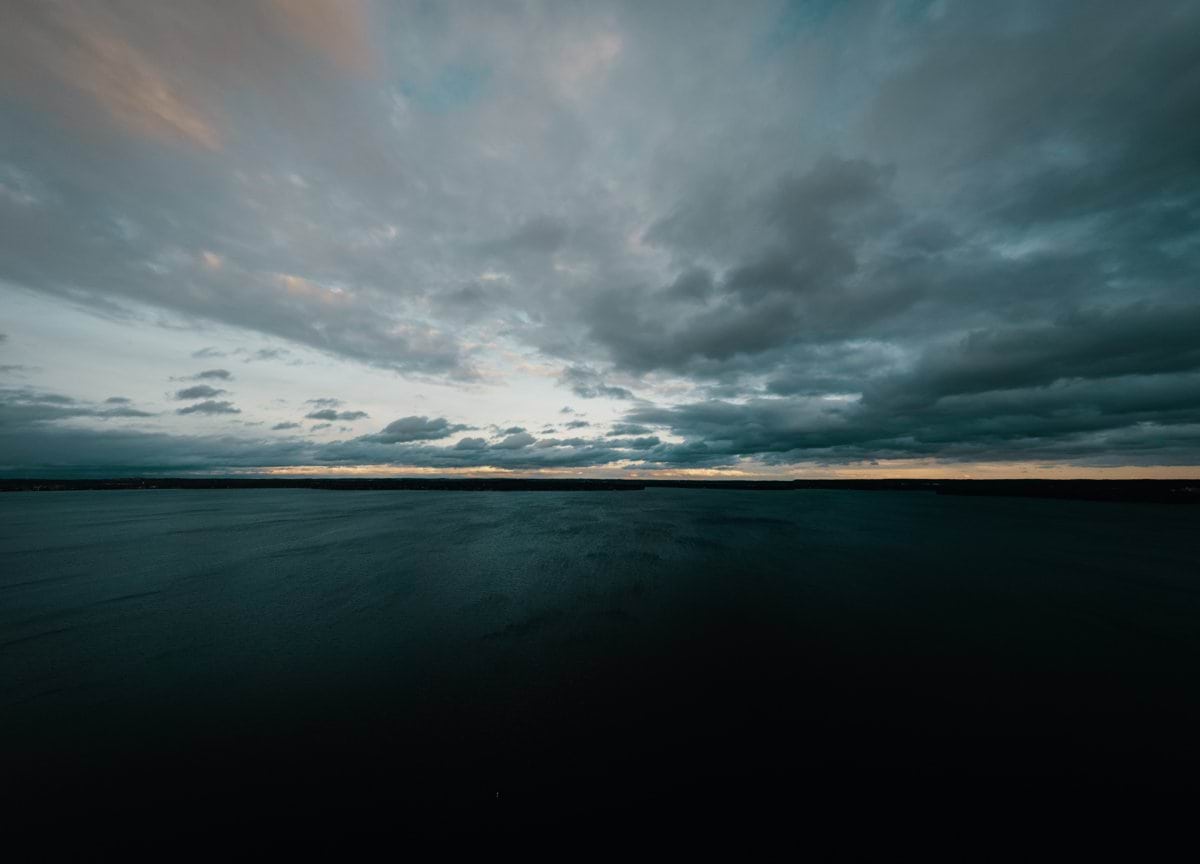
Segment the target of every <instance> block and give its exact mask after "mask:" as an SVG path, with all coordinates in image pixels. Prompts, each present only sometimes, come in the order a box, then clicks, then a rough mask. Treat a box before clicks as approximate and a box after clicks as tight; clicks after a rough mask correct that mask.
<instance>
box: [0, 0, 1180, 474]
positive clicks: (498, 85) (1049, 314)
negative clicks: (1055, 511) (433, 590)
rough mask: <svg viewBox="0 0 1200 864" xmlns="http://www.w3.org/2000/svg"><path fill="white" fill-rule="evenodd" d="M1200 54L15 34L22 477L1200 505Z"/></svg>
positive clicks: (501, 26) (10, 405)
mask: <svg viewBox="0 0 1200 864" xmlns="http://www.w3.org/2000/svg"><path fill="white" fill-rule="evenodd" d="M1197 33H1200V4H1197V3H1195V2H1177V3H1176V2H1168V0H1161V2H1159V0H1143V2H1139V3H1130V2H1126V0H1114V2H1105V0H1081V2H1066V0H1064V2H1055V0H1033V2H1020V0H1011V2H1004V3H993V2H984V0H974V2H965V0H884V2H830V0H791V2H786V0H762V2H758V0H738V2H736V3H735V2H716V3H704V2H700V0H688V2H667V0H651V2H647V0H638V2H627V3H625V2H613V3H606V2H587V3H583V2H567V0H562V2H546V3H539V2H513V3H507V2H500V0H488V2H483V0H475V2H464V3H454V2H444V3H443V2H438V3H433V2H413V3H407V2H382V0H379V2H365V0H364V2H359V3H356V2H351V0H213V2H206V3H200V2H190V0H186V2H185V0H179V2H165V0H156V2H147V0H138V2H101V0H28V2H26V0H6V2H5V3H4V4H3V6H2V7H0V334H2V335H0V472H2V473H5V474H8V475H26V476H28V475H50V474H80V475H86V474H104V475H122V474H131V473H160V474H161V473H185V472H218V473H231V472H249V473H261V472H275V471H309V472H315V473H320V474H332V473H338V472H351V471H357V472H365V473H370V474H385V473H399V474H413V473H417V472H435V473H439V474H445V473H457V472H483V471H496V470H502V471H513V472H519V473H555V474H562V473H569V474H576V473H583V474H586V475H595V476H600V475H604V476H608V475H629V474H631V473H636V474H639V475H650V474H698V475H705V474H710V473H713V472H720V473H722V474H728V475H730V476H744V475H755V476H758V475H762V476H828V475H845V476H860V475H871V474H880V475H890V474H904V473H914V474H921V475H930V476H1000V475H1011V476H1025V475H1028V474H1031V473H1032V474H1044V475H1047V476H1061V475H1063V474H1070V475H1081V476H1082V475H1097V476H1100V475H1105V474H1109V475H1112V476H1129V475H1138V476H1156V475H1171V474H1195V473H1197V469H1196V467H1195V466H1197V465H1200V278H1198V277H1200V51H1197V48H1196V34H1197Z"/></svg>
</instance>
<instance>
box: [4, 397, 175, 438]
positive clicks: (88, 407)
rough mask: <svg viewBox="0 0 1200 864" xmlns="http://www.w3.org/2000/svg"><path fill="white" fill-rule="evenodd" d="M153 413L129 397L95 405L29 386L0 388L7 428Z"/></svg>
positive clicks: (116, 398) (149, 414)
mask: <svg viewBox="0 0 1200 864" xmlns="http://www.w3.org/2000/svg"><path fill="white" fill-rule="evenodd" d="M104 406H109V407H104ZM152 416H154V415H153V414H151V413H150V412H148V411H139V410H138V409H136V408H134V407H132V405H130V403H129V400H128V399H122V398H120V397H113V398H109V399H106V400H105V401H104V402H103V403H102V404H101V405H94V404H92V403H90V402H84V401H80V400H77V399H73V398H71V397H70V396H64V395H62V394H60V393H50V392H46V391H41V390H33V389H29V388H20V389H13V388H0V426H4V427H7V428H10V429H23V428H30V427H33V426H37V427H39V428H43V427H44V424H48V423H53V422H55V421H59V420H69V419H74V418H80V417H85V418H87V417H92V418H97V419H100V420H107V419H111V418H136V417H152Z"/></svg>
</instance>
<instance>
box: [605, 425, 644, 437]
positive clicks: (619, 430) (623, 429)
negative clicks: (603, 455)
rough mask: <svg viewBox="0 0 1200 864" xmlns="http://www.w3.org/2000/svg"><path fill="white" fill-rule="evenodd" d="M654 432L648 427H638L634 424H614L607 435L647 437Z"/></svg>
mask: <svg viewBox="0 0 1200 864" xmlns="http://www.w3.org/2000/svg"><path fill="white" fill-rule="evenodd" d="M653 431H654V430H653V429H651V428H650V427H649V426H639V425H638V424H636V423H614V424H613V425H612V428H611V429H609V431H608V434H609V435H648V434H650V433H651V432H653Z"/></svg>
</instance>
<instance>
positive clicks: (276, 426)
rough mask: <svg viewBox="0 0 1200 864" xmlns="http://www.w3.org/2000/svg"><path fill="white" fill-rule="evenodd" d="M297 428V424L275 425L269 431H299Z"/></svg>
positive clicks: (298, 425) (298, 426)
mask: <svg viewBox="0 0 1200 864" xmlns="http://www.w3.org/2000/svg"><path fill="white" fill-rule="evenodd" d="M299 428H300V424H299V423H291V422H286V423H276V424H275V425H274V426H272V427H271V429H272V430H274V431H276V432H278V431H280V430H282V429H299Z"/></svg>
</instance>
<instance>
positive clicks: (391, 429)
mask: <svg viewBox="0 0 1200 864" xmlns="http://www.w3.org/2000/svg"><path fill="white" fill-rule="evenodd" d="M469 428H471V427H469V426H464V425H461V424H459V423H451V422H450V421H449V420H447V419H446V418H445V417H434V418H432V419H430V418H429V417H423V416H422V417H416V416H413V417H401V418H400V419H399V420H393V421H392V422H391V423H389V424H388V425H387V426H385V427H383V431H381V432H377V433H375V434H374V435H367V436H365V439H364V440H369V441H374V442H377V443H380V444H401V443H408V442H410V441H432V440H435V439H438V438H448V437H449V436H451V435H453V434H454V433H456V432H463V431H465V430H467V429H469Z"/></svg>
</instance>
